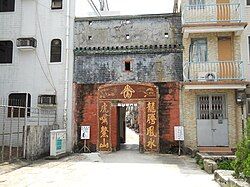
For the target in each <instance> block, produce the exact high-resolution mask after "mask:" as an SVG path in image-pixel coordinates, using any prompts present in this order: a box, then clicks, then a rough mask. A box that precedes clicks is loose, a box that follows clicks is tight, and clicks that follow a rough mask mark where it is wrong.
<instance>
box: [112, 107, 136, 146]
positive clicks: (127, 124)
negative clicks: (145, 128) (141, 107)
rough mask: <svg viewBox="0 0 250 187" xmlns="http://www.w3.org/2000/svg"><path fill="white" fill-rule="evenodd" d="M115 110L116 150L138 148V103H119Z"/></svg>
mask: <svg viewBox="0 0 250 187" xmlns="http://www.w3.org/2000/svg"><path fill="white" fill-rule="evenodd" d="M117 111H118V112H117V116H118V123H117V125H118V128H117V129H118V133H117V136H118V137H117V150H120V149H129V150H139V134H140V133H139V132H140V128H139V126H140V125H139V120H138V116H139V112H138V104H136V103H130V104H119V105H118V106H117Z"/></svg>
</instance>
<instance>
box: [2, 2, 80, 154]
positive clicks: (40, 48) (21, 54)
mask: <svg viewBox="0 0 250 187" xmlns="http://www.w3.org/2000/svg"><path fill="white" fill-rule="evenodd" d="M74 8H75V6H74V0H0V25H1V26H0V98H1V99H2V100H5V101H6V102H11V101H10V99H11V100H12V101H13V102H15V101H14V100H15V99H19V100H20V99H21V100H24V101H25V102H24V103H27V104H28V106H30V107H48V106H49V107H55V108H56V109H57V122H58V124H59V127H60V128H65V126H66V127H67V132H68V140H69V141H68V144H67V145H68V146H67V147H68V150H71V148H72V143H71V133H72V132H71V115H72V111H71V103H72V76H73V24H74ZM26 96H27V97H26ZM27 98H28V101H27ZM12 104H14V105H15V104H16V103H12ZM65 109H67V114H66V113H64V111H65ZM65 120H66V121H67V123H64V121H65Z"/></svg>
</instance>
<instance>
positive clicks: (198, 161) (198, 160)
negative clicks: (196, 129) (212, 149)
mask: <svg viewBox="0 0 250 187" xmlns="http://www.w3.org/2000/svg"><path fill="white" fill-rule="evenodd" d="M195 160H196V164H198V165H199V166H200V168H201V169H204V163H203V160H202V158H201V157H199V156H197V155H196V156H195Z"/></svg>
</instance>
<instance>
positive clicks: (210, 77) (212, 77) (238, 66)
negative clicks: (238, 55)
mask: <svg viewBox="0 0 250 187" xmlns="http://www.w3.org/2000/svg"><path fill="white" fill-rule="evenodd" d="M243 65H244V64H243V62H242V61H222V62H186V63H184V65H183V77H184V81H201V82H205V81H206V82H216V81H228V80H229V81H233V80H235V81H239V80H244V79H245V78H244V72H243Z"/></svg>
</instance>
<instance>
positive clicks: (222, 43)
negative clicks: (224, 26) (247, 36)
mask: <svg viewBox="0 0 250 187" xmlns="http://www.w3.org/2000/svg"><path fill="white" fill-rule="evenodd" d="M218 61H219V72H218V73H219V74H218V78H219V79H232V78H234V77H235V74H236V67H235V63H234V62H233V47H232V39H231V37H219V38H218Z"/></svg>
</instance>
